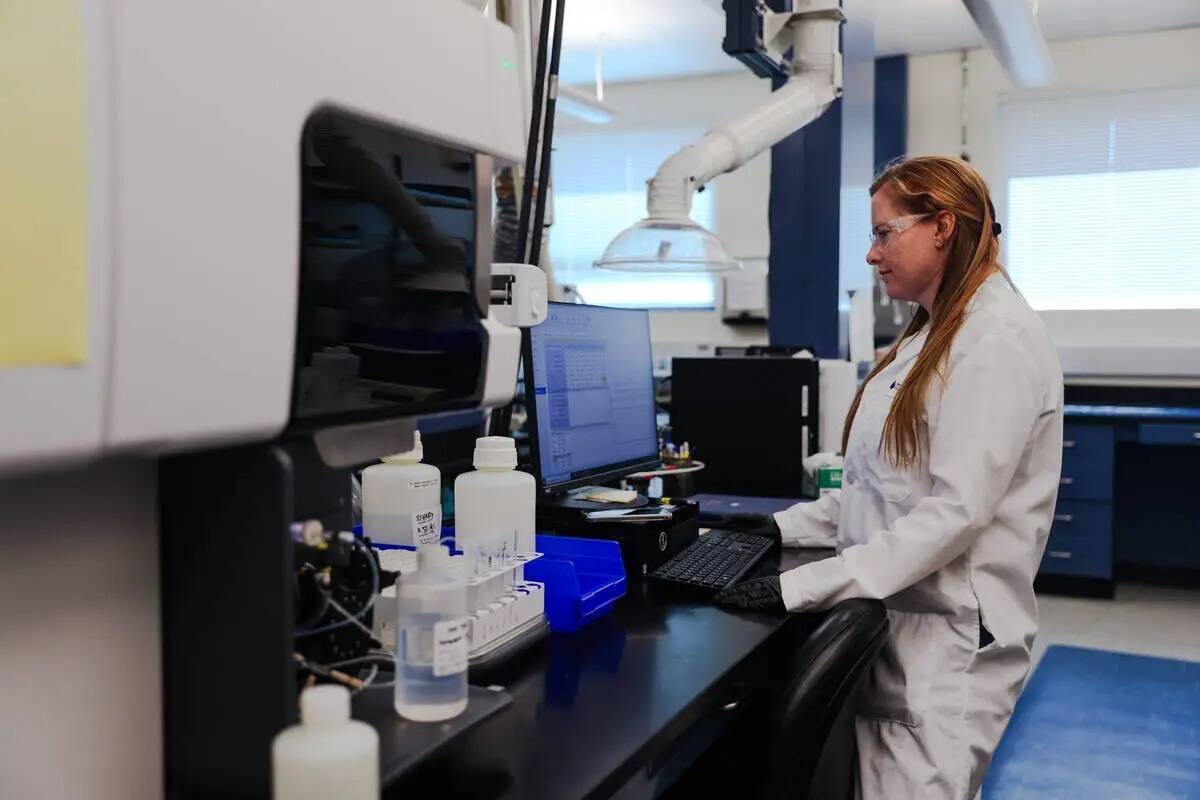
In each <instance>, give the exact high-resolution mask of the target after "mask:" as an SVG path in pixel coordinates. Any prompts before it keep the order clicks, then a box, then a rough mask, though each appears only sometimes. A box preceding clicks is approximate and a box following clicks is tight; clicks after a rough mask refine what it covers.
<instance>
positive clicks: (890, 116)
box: [875, 56, 908, 174]
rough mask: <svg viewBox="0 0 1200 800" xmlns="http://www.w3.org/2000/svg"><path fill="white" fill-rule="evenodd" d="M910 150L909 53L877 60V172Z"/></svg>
mask: <svg viewBox="0 0 1200 800" xmlns="http://www.w3.org/2000/svg"><path fill="white" fill-rule="evenodd" d="M907 154H908V56H889V57H888V58H880V59H876V61H875V172H876V174H878V173H880V172H882V171H883V168H884V167H885V166H887V164H888V162H889V161H894V160H895V159H897V158H900V157H901V156H903V155H907Z"/></svg>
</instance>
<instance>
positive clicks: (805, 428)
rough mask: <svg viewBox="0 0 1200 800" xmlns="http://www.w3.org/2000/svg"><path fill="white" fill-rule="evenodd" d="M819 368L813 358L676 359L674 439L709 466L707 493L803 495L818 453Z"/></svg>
mask: <svg viewBox="0 0 1200 800" xmlns="http://www.w3.org/2000/svg"><path fill="white" fill-rule="evenodd" d="M819 380H820V366H819V364H818V362H817V361H816V360H815V359H810V358H777V357H775V358H773V357H757V358H756V357H745V358H739V357H732V358H676V359H674V360H673V362H672V368H671V438H672V440H673V441H674V442H675V443H676V444H677V445H679V444H682V443H683V442H687V443H688V444H689V445H690V447H691V452H692V454H693V456H694V457H695V458H697V459H699V460H700V461H703V462H704V464H705V469H704V470H702V471H700V472H698V473H697V474H696V483H697V486H698V488H699V489H700V491H702V492H716V493H721V494H744V495H751V496H756V497H800V496H801V492H802V489H803V468H802V466H801V462H802V461H803V460H804V459H805V458H806V457H807V456H809V455H811V454H813V453H815V452H817V441H818V432H819V430H820V425H819V421H820V408H819V395H820V392H819V386H820V384H819Z"/></svg>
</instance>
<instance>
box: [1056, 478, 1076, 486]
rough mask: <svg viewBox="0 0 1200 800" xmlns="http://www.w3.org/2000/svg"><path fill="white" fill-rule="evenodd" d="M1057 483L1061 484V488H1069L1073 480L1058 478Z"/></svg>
mask: <svg viewBox="0 0 1200 800" xmlns="http://www.w3.org/2000/svg"><path fill="white" fill-rule="evenodd" d="M1058 482H1059V483H1061V484H1062V485H1063V486H1070V485H1071V484H1072V483H1074V482H1075V479H1074V478H1059V479H1058Z"/></svg>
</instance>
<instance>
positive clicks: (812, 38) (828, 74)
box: [596, 0, 845, 273]
mask: <svg viewBox="0 0 1200 800" xmlns="http://www.w3.org/2000/svg"><path fill="white" fill-rule="evenodd" d="M796 7H797V10H794V11H788V12H780V13H764V14H763V23H762V24H763V39H764V41H766V42H768V43H769V44H770V45H771V46H772V47H773V48H775V49H776V50H777V51H778V52H779V53H780V55H781V56H782V55H783V53H784V52H785V51H787V50H788V49H789V48H790V49H791V51H792V52H791V73H792V74H791V77H790V78H789V79H788V81H787V83H785V84H784V85H783V86H782V87H780V88H779V89H778V90H776V91H775V92H773V93H772V94H771V96H770V98H769V99H767V100H766V101H765V102H764V103H763V104H762V105H760V106H758V107H757V108H755V109H754V110H752V111H751V112H750V113H748V114H745V115H744V116H741V117H737V118H735V119H731V120H728V121H726V122H724V123H722V124H720V125H717V126H716V127H715V128H713V129H712V130H710V131H709V132H708V133H706V134H704V136H703V137H702V138H701V139H700V141H698V142H696V143H695V144H693V145H689V146H687V147H684V148H683V149H682V150H680V151H679V152H678V153H676V154H675V155H673V156H671V157H670V158H668V159H667V160H666V161H665V162H664V163H663V165H662V166H661V167H659V170H658V174H656V175H655V176H654V178H652V179H651V180H650V181H649V183H648V185H647V193H646V211H647V217H646V219H644V220H642V221H641V222H638V223H636V224H635V225H633V226H632V227H630V228H628V229H626V230H625V231H623V232H622V233H621V234H619V235H618V236H617V237H616V238H615V239H613V241H612V243H611V244H609V246H608V248H607V249H606V250H605V251H604V255H603V256H601V258H600V259H599V260H598V261H597V262H596V266H597V267H599V268H601V269H613V270H624V271H629V272H651V273H676V272H718V271H725V270H733V269H738V268H739V267H740V266H741V265H740V263H739V262H738V261H737V260H735V259H733V258H731V257H730V256H729V254H728V253H726V252H725V248H724V246H723V245H722V244H721V242H720V240H719V239H717V237H716V236H714V235H713V234H712V233H711V232H709V231H707V230H705V229H704V228H703V227H701V226H700V225H697V224H696V223H695V222H693V221H692V220H691V218H690V216H689V214H690V212H691V208H692V197H693V196H694V195H695V193H696V192H697V191H699V190H701V189H703V188H704V186H705V184H707V183H708V182H709V181H711V180H712V179H713V178H715V177H717V176H718V175H722V174H724V173H726V172H731V171H733V170H735V169H737V168H738V167H740V166H742V165H743V164H745V163H746V162H747V161H749V160H750V159H752V158H754V157H755V156H756V155H758V154H759V153H761V152H763V151H764V150H767V149H768V148H770V147H772V146H773V145H775V144H776V143H777V142H779V141H781V140H783V139H784V138H786V137H788V136H790V135H791V134H792V133H795V132H796V131H797V130H799V129H800V128H803V127H804V126H805V125H807V124H809V123H810V122H812V121H813V120H815V119H816V118H817V117H819V116H821V114H823V113H824V112H825V109H827V108H829V105H830V103H832V102H833V101H834V99H836V98H837V97H839V96H840V95H841V93H842V55H841V49H840V45H839V29H840V26H841V24H842V22H844V21H845V16H844V15H843V14H842V11H841V8H840V6H839V3H838V2H837V0H810V2H804V3H800V2H797V3H796Z"/></svg>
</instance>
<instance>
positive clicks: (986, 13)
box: [963, 0, 1054, 89]
mask: <svg viewBox="0 0 1200 800" xmlns="http://www.w3.org/2000/svg"><path fill="white" fill-rule="evenodd" d="M963 5H965V6H966V7H967V11H968V12H969V13H970V14H971V17H972V18H973V19H974V20H975V24H976V25H978V26H979V32H980V33H982V34H983V40H984V41H985V42H987V45H988V47H989V48H991V51H992V52H993V53H994V54H995V55H996V60H997V61H999V62H1000V66H1001V67H1002V68H1003V69H1004V72H1005V74H1007V75H1008V77H1009V80H1011V81H1012V82H1013V84H1014V85H1016V86H1018V87H1020V88H1022V89H1036V88H1039V87H1042V86H1049V85H1050V84H1051V83H1052V82H1053V81H1054V62H1053V61H1052V60H1051V58H1050V49H1049V48H1048V47H1047V46H1046V37H1045V36H1043V35H1042V29H1041V27H1040V26H1039V25H1038V22H1037V17H1035V16H1034V13H1033V9H1032V8H1030V6H1029V3H1028V0H963Z"/></svg>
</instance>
